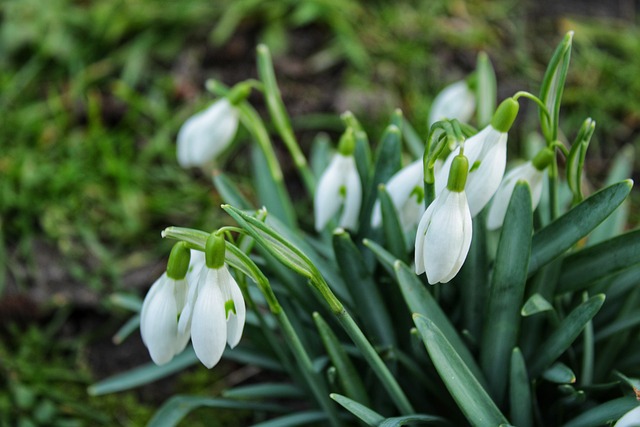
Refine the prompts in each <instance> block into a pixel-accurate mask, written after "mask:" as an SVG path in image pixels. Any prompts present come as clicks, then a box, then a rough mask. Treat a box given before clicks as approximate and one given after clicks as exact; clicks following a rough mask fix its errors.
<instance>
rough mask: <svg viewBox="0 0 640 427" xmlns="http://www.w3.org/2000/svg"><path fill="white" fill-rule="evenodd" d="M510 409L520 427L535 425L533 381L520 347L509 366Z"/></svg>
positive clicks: (516, 349) (515, 350) (512, 419)
mask: <svg viewBox="0 0 640 427" xmlns="http://www.w3.org/2000/svg"><path fill="white" fill-rule="evenodd" d="M509 369H510V374H509V409H510V414H511V421H512V422H513V424H514V425H516V426H518V427H533V408H532V406H531V383H530V382H529V375H528V374H527V367H526V365H525V362H524V357H522V353H521V352H520V349H519V348H517V347H516V348H514V349H513V352H512V353H511V364H510V366H509Z"/></svg>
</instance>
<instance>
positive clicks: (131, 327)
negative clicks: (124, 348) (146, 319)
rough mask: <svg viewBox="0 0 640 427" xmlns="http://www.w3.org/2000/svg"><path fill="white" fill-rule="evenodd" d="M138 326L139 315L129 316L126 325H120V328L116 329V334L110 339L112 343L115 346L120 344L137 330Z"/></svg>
mask: <svg viewBox="0 0 640 427" xmlns="http://www.w3.org/2000/svg"><path fill="white" fill-rule="evenodd" d="M139 326H140V315H139V314H136V315H135V316H131V317H130V318H129V320H127V323H125V324H124V325H122V327H121V328H120V329H118V332H116V333H115V335H114V336H113V338H112V341H113V343H114V344H116V345H119V344H122V342H123V341H124V340H125V339H127V337H128V336H129V335H131V334H132V333H133V331H135V330H136V329H138V327H139Z"/></svg>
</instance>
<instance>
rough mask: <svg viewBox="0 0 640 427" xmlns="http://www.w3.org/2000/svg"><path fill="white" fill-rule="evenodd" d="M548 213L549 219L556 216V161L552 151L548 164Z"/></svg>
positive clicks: (554, 153)
mask: <svg viewBox="0 0 640 427" xmlns="http://www.w3.org/2000/svg"><path fill="white" fill-rule="evenodd" d="M548 176H549V214H550V218H551V221H553V220H554V219H556V217H557V216H558V161H557V159H556V152H555V150H554V151H553V160H552V161H551V164H550V165H549V174H548Z"/></svg>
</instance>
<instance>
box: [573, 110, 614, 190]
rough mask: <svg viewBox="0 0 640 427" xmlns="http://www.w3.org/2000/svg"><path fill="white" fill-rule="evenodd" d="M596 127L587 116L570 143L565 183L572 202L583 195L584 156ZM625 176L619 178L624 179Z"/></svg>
mask: <svg viewBox="0 0 640 427" xmlns="http://www.w3.org/2000/svg"><path fill="white" fill-rule="evenodd" d="M595 128H596V123H595V122H594V121H593V120H592V119H591V118H588V119H587V120H585V121H584V123H583V124H582V127H581V128H580V132H578V136H577V137H576V140H575V141H574V142H573V144H571V150H570V151H569V156H568V157H567V167H566V172H567V184H568V185H569V189H570V190H571V192H572V193H573V202H574V203H578V202H581V201H582V199H583V198H584V196H583V195H582V170H583V168H584V158H585V155H586V154H587V148H589V142H590V141H591V136H592V135H593V131H594V130H595ZM624 178H627V177H626V176H624V177H622V178H620V179H624Z"/></svg>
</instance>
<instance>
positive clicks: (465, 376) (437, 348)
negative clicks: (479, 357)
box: [413, 314, 507, 427]
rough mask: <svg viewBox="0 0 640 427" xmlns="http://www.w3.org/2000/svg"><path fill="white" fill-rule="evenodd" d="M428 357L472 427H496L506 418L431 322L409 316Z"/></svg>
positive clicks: (424, 318) (444, 336) (418, 316)
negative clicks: (418, 332) (416, 328)
mask: <svg viewBox="0 0 640 427" xmlns="http://www.w3.org/2000/svg"><path fill="white" fill-rule="evenodd" d="M413 321H414V322H415V324H416V326H417V327H418V330H419V331H420V334H421V335H422V341H423V342H424V345H425V347H426V348H427V351H428V352H429V356H430V357H431V360H432V361H433V364H434V365H435V367H436V370H437V371H438V373H439V374H440V378H441V379H442V381H444V383H445V385H446V386H447V389H448V390H449V393H451V395H452V396H453V398H454V399H455V401H456V403H457V404H458V406H459V407H460V409H461V410H462V412H463V413H464V415H465V416H466V417H467V420H468V421H469V422H470V423H471V424H472V425H474V426H482V427H485V426H497V425H500V424H503V423H507V420H506V418H505V417H504V415H502V413H501V412H500V410H499V409H498V407H497V406H496V404H495V403H494V402H493V400H491V398H490V397H489V395H488V394H487V392H486V390H485V389H484V388H483V387H482V385H480V383H479V382H478V380H477V379H476V377H475V375H473V373H472V372H471V371H470V370H469V367H468V366H467V365H466V364H465V363H464V361H463V360H462V358H461V357H460V356H459V355H458V353H457V352H456V350H455V349H454V348H453V346H452V345H451V344H450V343H449V341H448V340H447V338H446V335H445V334H444V333H443V332H442V331H441V330H440V329H439V328H438V327H437V326H436V324H435V323H434V322H432V321H431V320H429V319H427V318H426V317H424V316H422V315H420V314H414V315H413Z"/></svg>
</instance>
